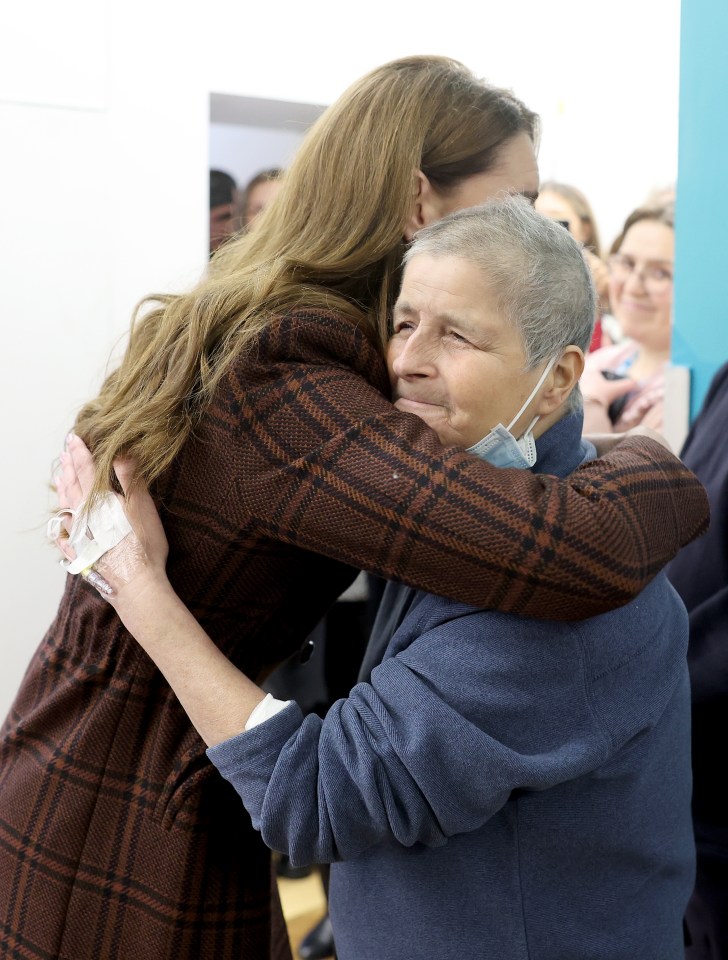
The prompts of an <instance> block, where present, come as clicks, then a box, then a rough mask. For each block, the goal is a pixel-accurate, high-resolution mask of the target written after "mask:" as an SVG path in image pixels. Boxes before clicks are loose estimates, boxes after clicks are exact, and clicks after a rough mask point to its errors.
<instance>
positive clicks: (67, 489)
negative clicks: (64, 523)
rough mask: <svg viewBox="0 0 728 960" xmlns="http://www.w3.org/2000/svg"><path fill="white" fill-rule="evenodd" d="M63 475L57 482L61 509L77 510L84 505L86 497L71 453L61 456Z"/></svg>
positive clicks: (61, 474)
mask: <svg viewBox="0 0 728 960" xmlns="http://www.w3.org/2000/svg"><path fill="white" fill-rule="evenodd" d="M60 464H61V473H60V476H59V477H58V479H57V481H56V490H57V491H58V501H59V504H60V506H61V507H71V509H73V510H77V509H78V508H79V507H80V505H81V504H82V503H83V500H84V495H83V490H82V488H81V484H80V483H79V479H78V474H77V472H76V468H75V466H74V463H73V460H72V458H71V456H70V454H69V453H62V454H61V456H60Z"/></svg>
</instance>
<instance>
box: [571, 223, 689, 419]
mask: <svg viewBox="0 0 728 960" xmlns="http://www.w3.org/2000/svg"><path fill="white" fill-rule="evenodd" d="M674 253H675V218H674V210H673V206H672V205H666V206H661V207H643V208H638V209H637V210H634V211H633V212H632V213H631V214H630V215H629V216H628V217H627V220H626V221H625V224H624V227H623V229H622V232H621V233H620V235H619V236H618V237H617V239H616V240H615V242H614V244H613V245H612V253H611V255H610V257H609V300H610V304H611V308H612V314H613V315H614V318H615V319H616V321H617V322H618V324H619V326H620V329H621V332H622V334H623V337H624V339H623V340H621V341H620V342H619V343H618V344H615V345H614V346H609V347H603V348H602V349H600V350H595V351H594V352H593V353H590V354H589V355H588V356H587V358H586V366H585V369H584V373H583V375H582V378H581V388H582V393H583V395H584V431H585V433H595V432H600V433H601V432H609V431H615V432H622V431H624V430H627V429H629V428H630V427H634V426H636V425H637V424H642V425H643V426H648V427H652V428H653V429H654V430H662V426H663V401H664V395H665V364H666V363H667V362H668V360H669V358H670V335H671V326H672V276H673V265H674Z"/></svg>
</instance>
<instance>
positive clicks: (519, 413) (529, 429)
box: [506, 357, 556, 440]
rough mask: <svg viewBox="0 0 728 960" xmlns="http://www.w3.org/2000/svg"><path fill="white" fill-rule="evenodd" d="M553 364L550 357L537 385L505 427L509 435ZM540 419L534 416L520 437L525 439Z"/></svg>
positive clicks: (553, 358)
mask: <svg viewBox="0 0 728 960" xmlns="http://www.w3.org/2000/svg"><path fill="white" fill-rule="evenodd" d="M555 363H556V357H551V359H550V360H549V362H548V363H547V364H546V366H545V367H544V369H543V373H542V374H541V376H540V377H539V378H538V383H537V384H536V386H535V387H534V388H533V390H532V391H531V392H530V393H529V395H528V397H527V399H526V402H525V403H524V404H523V406H522V407H521V409H520V410H519V411H518V413H517V414H516V415H515V417H514V418H513V419H512V420H511V422H510V423H509V424H508V426H507V427H506V430H508V432H509V433H510V431H511V427H512V426H513V424H514V423H518V421H519V419H520V418H521V416H522V414H523V411H524V410H525V409H526V407H527V406H528V405H529V403H530V402H531V401H532V400H533V398H534V397H535V396H536V394H537V393H538V391H539V390H540V389H541V386H542V384H543V382H544V380H545V379H546V377H547V376H548V375H549V373H550V371H551V368H552V367H553V365H554V364H555ZM540 419H541V415H540V414H539V415H537V416H535V417H534V418H533V420H532V421H531V423H530V424H529V426H528V429H527V430H524V431H523V433H522V434H521V437H525V436H526V434H527V433H530V432H531V430H533V428H534V427H535V426H536V424H537V423H538V421H539V420H540ZM521 437H518V438H517V439H519V440H520V439H521Z"/></svg>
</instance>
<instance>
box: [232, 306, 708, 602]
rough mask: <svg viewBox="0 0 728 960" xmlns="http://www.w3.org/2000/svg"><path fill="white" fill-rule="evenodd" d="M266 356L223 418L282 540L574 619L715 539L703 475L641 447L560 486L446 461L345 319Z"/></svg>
mask: <svg viewBox="0 0 728 960" xmlns="http://www.w3.org/2000/svg"><path fill="white" fill-rule="evenodd" d="M258 357H259V360H258V364H257V366H255V365H253V367H252V369H251V370H247V371H246V374H245V378H244V380H243V378H242V377H241V380H240V383H239V384H238V387H237V389H236V390H234V391H233V393H232V395H231V397H230V400H229V405H228V409H227V410H224V411H222V412H221V413H220V414H219V416H220V418H221V419H226V420H228V421H231V422H232V421H234V422H235V423H236V429H237V430H239V431H241V432H242V442H241V445H240V449H241V450H242V453H241V455H240V463H239V465H237V466H236V467H235V469H236V475H237V482H236V485H235V488H234V491H233V493H234V495H235V496H236V497H237V498H239V500H240V502H241V503H243V504H244V505H245V509H246V510H247V511H249V513H250V514H251V515H252V517H253V518H254V520H255V522H256V523H258V524H259V526H260V527H261V529H263V531H264V532H265V533H266V534H267V535H269V536H270V537H271V538H273V539H276V540H282V541H284V542H287V543H291V544H295V545H296V546H298V547H301V548H303V549H306V550H311V551H314V552H316V553H321V554H324V555H326V556H329V557H331V558H333V559H335V560H339V561H342V562H344V563H347V564H349V565H351V566H353V567H355V568H356V569H364V570H368V571H370V572H372V573H376V574H379V575H380V576H383V577H386V578H389V579H394V580H398V581H401V582H404V583H407V584H409V585H411V586H414V587H416V588H419V589H423V590H427V591H435V592H437V593H440V594H442V595H445V596H448V597H451V598H453V599H456V600H460V601H463V602H465V603H472V604H475V605H478V606H482V607H490V608H494V609H499V610H503V611H506V612H517V613H520V614H522V615H526V616H537V617H542V618H546V619H561V620H563V619H573V620H579V619H583V618H586V617H591V616H594V615H595V614H597V613H601V612H604V611H606V610H609V609H612V608H614V607H618V606H621V605H622V604H624V603H626V602H628V601H629V600H630V599H632V598H633V597H634V596H635V595H636V594H637V593H638V592H639V591H640V590H642V589H643V588H644V586H645V585H646V584H647V583H648V582H649V581H650V580H651V579H652V578H653V577H654V576H655V574H656V573H657V572H658V571H659V570H660V569H661V568H662V567H663V566H664V564H665V563H666V562H667V561H668V560H669V559H670V558H672V557H673V556H674V555H675V554H676V553H677V551H678V550H679V549H680V547H681V546H682V545H683V544H685V543H687V542H689V541H690V540H692V539H693V538H694V537H696V536H697V535H699V534H700V533H701V532H702V531H703V530H704V529H705V528H706V525H707V521H708V507H707V499H706V495H705V491H704V490H703V488H702V486H701V485H700V483H699V482H698V480H697V479H696V477H695V476H694V475H693V474H692V473H691V472H690V471H689V470H688V469H687V468H686V467H685V466H683V464H682V463H681V462H680V460H679V459H678V458H677V457H675V456H673V455H672V454H671V453H669V452H668V451H667V450H665V449H664V448H663V447H662V446H661V445H659V444H657V443H655V442H653V441H650V440H647V439H644V438H639V439H637V438H635V439H630V440H627V441H625V442H624V443H622V444H621V445H620V446H619V447H618V448H617V449H616V450H614V451H613V452H612V453H611V454H609V455H608V456H605V457H603V458H601V459H599V460H595V461H592V462H590V463H589V464H587V465H585V466H583V467H581V468H580V469H579V470H577V471H576V472H575V473H574V474H572V475H571V476H570V477H567V478H566V479H557V478H555V477H551V476H547V475H543V474H542V475H534V474H531V473H530V472H529V471H522V470H501V469H496V468H495V467H492V466H490V465H489V464H487V463H485V462H483V461H481V460H479V459H477V458H476V457H474V456H472V455H470V454H468V453H466V452H464V451H462V450H460V449H457V448H446V447H443V446H442V445H441V444H440V443H439V441H438V439H437V436H436V435H435V434H434V433H433V432H432V430H431V429H430V428H428V427H427V426H426V425H425V424H424V423H423V422H422V421H421V420H420V419H419V418H418V417H416V416H414V415H412V414H407V413H402V412H400V411H398V410H396V409H395V408H394V407H393V406H392V404H391V403H390V402H389V400H388V399H387V397H386V396H385V395H384V393H385V391H386V389H387V387H386V377H385V374H384V373H383V362H382V358H381V357H380V356H379V354H378V353H377V351H376V350H375V348H374V346H373V345H372V344H371V343H369V341H368V340H367V339H366V337H364V335H363V334H361V333H360V332H359V331H356V330H355V329H354V328H353V327H352V325H351V324H349V323H347V322H345V321H343V320H341V319H337V318H336V317H313V318H312V317H308V316H305V317H297V316H293V317H289V318H284V320H283V321H281V323H280V324H278V325H276V326H273V327H271V329H270V330H268V331H266V333H265V335H264V336H263V338H262V341H261V344H260V346H259V349H258ZM372 371H375V373H376V375H373V373H372ZM230 455H231V457H232V456H234V455H235V454H234V450H233V448H232V447H231V453H230Z"/></svg>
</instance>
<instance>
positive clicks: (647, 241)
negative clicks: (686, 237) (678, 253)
mask: <svg viewBox="0 0 728 960" xmlns="http://www.w3.org/2000/svg"><path fill="white" fill-rule="evenodd" d="M619 252H620V253H628V254H631V255H633V256H636V257H642V258H644V259H645V260H672V258H673V256H674V252H675V231H674V230H673V229H672V227H668V225H667V224H666V223H658V221H657V220H640V221H638V222H637V223H635V224H633V225H632V226H631V227H630V228H629V230H628V231H627V233H626V234H625V237H624V240H623V241H622V245H621V247H620V248H619Z"/></svg>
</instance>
